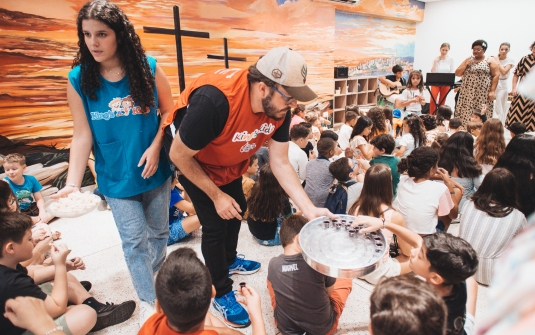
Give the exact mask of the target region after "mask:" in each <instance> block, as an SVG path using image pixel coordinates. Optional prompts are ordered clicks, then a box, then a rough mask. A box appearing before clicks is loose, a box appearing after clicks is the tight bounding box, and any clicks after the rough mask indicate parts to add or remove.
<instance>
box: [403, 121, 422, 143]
mask: <svg viewBox="0 0 535 335" xmlns="http://www.w3.org/2000/svg"><path fill="white" fill-rule="evenodd" d="M403 122H406V123H407V124H408V125H409V132H410V133H411V135H412V137H414V146H415V147H422V146H424V145H426V144H427V136H425V128H424V125H423V122H422V120H420V118H419V117H418V116H409V117H408V118H406V119H405V120H403Z"/></svg>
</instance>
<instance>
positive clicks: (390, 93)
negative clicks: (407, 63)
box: [379, 65, 406, 104]
mask: <svg viewBox="0 0 535 335" xmlns="http://www.w3.org/2000/svg"><path fill="white" fill-rule="evenodd" d="M392 72H393V73H394V74H391V75H388V76H381V77H379V82H380V84H379V91H380V92H381V94H382V95H383V96H384V97H385V99H386V100H387V101H389V102H391V103H393V104H395V103H396V99H397V98H399V94H400V93H401V90H402V89H403V88H405V85H406V82H405V79H403V78H402V77H401V75H402V73H403V68H402V67H401V66H400V65H394V66H393V67H392Z"/></svg>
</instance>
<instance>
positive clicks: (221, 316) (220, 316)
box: [212, 301, 251, 328]
mask: <svg viewBox="0 0 535 335" xmlns="http://www.w3.org/2000/svg"><path fill="white" fill-rule="evenodd" d="M212 308H213V309H214V311H215V312H216V313H213V314H214V315H215V317H216V318H218V319H219V320H220V321H222V322H223V323H224V324H226V325H227V326H229V327H232V328H245V327H249V326H250V325H251V320H249V322H248V323H247V324H244V325H237V324H234V323H232V322H230V321H229V320H227V319H225V316H224V315H223V313H221V311H220V310H219V309H218V308H217V306H216V304H215V301H212Z"/></svg>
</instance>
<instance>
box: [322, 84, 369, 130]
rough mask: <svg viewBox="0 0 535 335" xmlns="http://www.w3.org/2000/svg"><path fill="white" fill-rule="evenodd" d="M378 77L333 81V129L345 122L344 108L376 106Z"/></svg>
mask: <svg viewBox="0 0 535 335" xmlns="http://www.w3.org/2000/svg"><path fill="white" fill-rule="evenodd" d="M377 81H378V77H372V76H366V77H351V78H339V79H334V99H333V100H334V103H333V121H334V122H333V127H334V129H339V128H340V127H341V126H342V125H343V124H344V122H345V113H346V110H345V108H346V106H349V105H355V104H356V105H358V106H359V107H360V106H375V105H377V94H376V93H375V91H376V90H377V86H378V85H377Z"/></svg>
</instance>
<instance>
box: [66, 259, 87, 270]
mask: <svg viewBox="0 0 535 335" xmlns="http://www.w3.org/2000/svg"><path fill="white" fill-rule="evenodd" d="M65 265H66V266H67V271H74V270H85V263H84V261H83V260H82V259H81V258H80V257H74V258H72V259H70V260H68V261H67V262H66V263H65Z"/></svg>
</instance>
